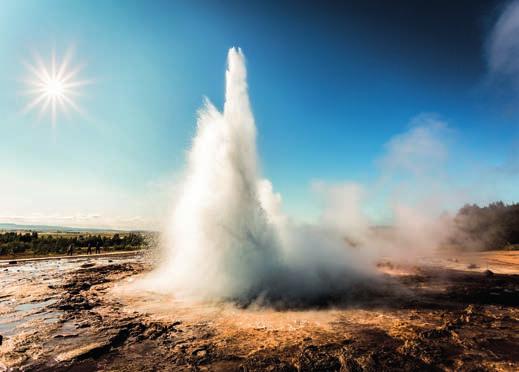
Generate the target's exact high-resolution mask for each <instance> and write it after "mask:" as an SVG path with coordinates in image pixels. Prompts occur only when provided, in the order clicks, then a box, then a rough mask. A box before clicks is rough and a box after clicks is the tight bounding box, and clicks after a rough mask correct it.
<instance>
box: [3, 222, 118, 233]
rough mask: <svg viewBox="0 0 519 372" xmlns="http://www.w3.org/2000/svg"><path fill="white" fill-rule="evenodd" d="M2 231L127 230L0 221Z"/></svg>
mask: <svg viewBox="0 0 519 372" xmlns="http://www.w3.org/2000/svg"><path fill="white" fill-rule="evenodd" d="M0 231H41V232H58V231H60V232H80V231H85V232H86V231H95V232H103V231H126V230H117V229H108V228H94V227H69V226H51V225H20V224H17V223H0Z"/></svg>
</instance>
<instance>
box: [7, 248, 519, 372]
mask: <svg viewBox="0 0 519 372" xmlns="http://www.w3.org/2000/svg"><path fill="white" fill-rule="evenodd" d="M452 262H454V261H452ZM501 263H502V262H501ZM514 265H515V264H512V267H511V268H510V267H508V271H506V270H503V272H506V273H498V272H499V270H494V271H490V270H487V271H484V270H485V269H484V268H483V269H481V270H472V269H471V270H469V269H467V270H461V268H449V267H448V265H443V266H438V265H421V266H419V267H407V266H396V265H394V264H391V263H389V262H384V263H381V264H380V265H379V266H380V270H381V272H384V273H383V274H381V277H380V278H378V279H377V280H376V281H374V282H373V283H363V284H360V283H359V285H358V286H356V287H355V289H353V290H352V293H350V295H349V296H348V298H347V299H346V300H344V299H342V300H340V301H339V300H338V299H334V300H333V301H330V302H329V303H325V304H323V305H322V306H321V307H320V308H318V309H317V308H298V309H287V308H284V309H272V308H258V307H257V306H248V307H247V308H243V307H238V306H235V305H232V304H199V305H193V304H185V303H179V302H176V301H175V300H174V299H172V298H167V297H164V296H156V295H154V296H153V295H151V294H148V293H142V292H139V291H135V290H128V289H127V287H131V285H130V284H131V282H132V281H133V280H134V279H135V278H137V277H138V276H139V275H142V273H144V272H146V271H148V270H150V268H151V266H150V264H149V263H148V261H147V260H146V259H145V258H144V257H143V256H140V255H135V256H133V257H105V258H97V259H89V258H83V259H76V260H60V261H57V260H54V261H51V262H36V263H35V262H26V263H17V264H11V265H9V264H7V263H5V264H3V266H0V270H2V271H1V274H0V275H1V276H0V280H1V283H2V292H1V294H0V335H2V345H1V346H0V370H1V369H2V368H3V369H12V370H27V371H32V370H36V371H38V370H57V371H65V370H71V371H72V370H74V371H75V370H79V371H90V370H99V369H101V370H124V371H147V370H150V371H151V370H174V371H182V370H215V371H233V370H236V371H239V370H241V371H296V370H298V371H382V370H384V371H385V370H409V371H415V370H457V371H458V370H462V371H463V370H466V371H485V370H490V371H494V370H509V371H515V370H518V369H519V332H518V330H519V275H517V274H513V273H511V272H513V269H514ZM504 266H506V265H504ZM508 266H510V265H508ZM472 268H474V267H472ZM5 270H7V271H5ZM515 270H516V272H517V270H519V268H518V267H515Z"/></svg>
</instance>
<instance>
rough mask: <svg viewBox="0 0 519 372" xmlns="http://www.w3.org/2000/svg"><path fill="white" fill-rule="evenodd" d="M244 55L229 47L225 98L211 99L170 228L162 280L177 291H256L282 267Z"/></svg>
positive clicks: (205, 295)
mask: <svg viewBox="0 0 519 372" xmlns="http://www.w3.org/2000/svg"><path fill="white" fill-rule="evenodd" d="M246 75H247V73H246V68H245V59H244V56H243V54H242V52H241V50H240V49H235V48H231V49H230V50H229V53H228V69H227V72H226V89H225V105H224V110H223V112H219V111H218V110H217V109H216V108H215V107H214V106H213V104H212V103H211V102H209V100H207V99H206V101H205V104H204V106H203V107H202V108H201V109H200V111H199V116H198V124H197V131H196V136H195V138H194V139H193V143H192V147H191V150H190V151H189V153H188V160H187V161H188V164H187V169H186V171H185V174H184V177H183V179H182V181H181V184H180V185H179V188H178V189H177V196H176V202H175V205H174V211H173V215H172V219H171V221H170V223H169V226H168V228H167V231H166V242H165V245H166V248H167V257H165V261H164V263H163V264H162V266H161V268H160V269H159V271H158V275H159V276H158V277H157V278H156V279H157V280H155V283H156V285H155V286H154V287H155V288H157V286H158V287H159V288H160V287H162V288H163V289H166V290H168V291H173V293H174V294H175V295H176V296H182V297H188V298H189V297H191V298H197V299H229V298H238V297H242V296H247V295H249V294H253V293H254V292H255V291H257V290H258V289H259V287H261V285H262V283H264V282H265V280H266V279H268V277H269V275H270V274H271V271H272V270H275V268H276V267H277V266H278V261H279V257H278V254H279V247H278V242H277V238H276V233H275V230H274V228H273V227H272V226H271V225H270V224H269V223H268V217H267V216H266V212H265V210H264V209H263V208H262V206H261V203H260V200H259V196H258V179H259V177H258V167H257V162H258V160H257V153H256V127H255V123H254V117H253V115H252V112H251V107H250V102H249V96H248V91H247V81H246Z"/></svg>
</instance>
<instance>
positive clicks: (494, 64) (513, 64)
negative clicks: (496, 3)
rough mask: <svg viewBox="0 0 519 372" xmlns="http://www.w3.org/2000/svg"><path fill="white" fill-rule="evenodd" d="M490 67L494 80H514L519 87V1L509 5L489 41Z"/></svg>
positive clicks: (488, 56) (515, 0)
mask: <svg viewBox="0 0 519 372" xmlns="http://www.w3.org/2000/svg"><path fill="white" fill-rule="evenodd" d="M487 58H488V66H489V70H490V74H491V76H492V77H493V78H494V79H499V80H503V79H508V78H512V79H513V82H514V84H518V87H519V0H514V1H511V2H510V3H508V4H507V5H506V6H505V7H504V9H503V11H502V12H501V14H500V16H499V17H498V19H497V21H496V23H495V25H494V27H493V29H492V32H491V34H490V37H489V40H488V51H487Z"/></svg>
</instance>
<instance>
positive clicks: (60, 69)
mask: <svg viewBox="0 0 519 372" xmlns="http://www.w3.org/2000/svg"><path fill="white" fill-rule="evenodd" d="M71 58H72V52H71V50H70V49H69V51H68V52H67V53H66V54H65V56H64V57H63V59H62V60H61V61H60V62H59V63H58V61H57V58H56V53H55V52H54V51H52V56H51V59H50V64H48V65H46V64H45V63H44V61H43V59H42V58H41V57H40V56H38V55H36V56H35V61H34V62H33V63H25V66H26V68H27V71H28V73H29V74H30V77H29V78H27V79H24V83H25V85H26V86H27V89H26V90H25V93H26V94H28V95H29V96H30V97H31V100H30V101H29V102H28V103H27V105H26V106H25V108H24V110H23V111H24V112H30V111H33V110H38V114H39V117H41V116H42V115H43V114H45V113H47V114H50V117H51V121H52V126H53V127H55V126H56V121H57V116H58V113H59V112H63V113H65V114H67V113H68V112H69V111H71V110H73V111H75V112H77V113H80V114H83V113H84V112H83V110H82V109H81V108H80V107H79V105H78V103H77V102H76V99H77V97H78V96H79V95H80V94H81V89H80V88H81V87H82V86H84V85H87V84H90V83H91V81H90V80H81V79H79V77H78V75H79V73H80V71H81V70H82V67H83V66H82V65H77V66H71V63H70V61H71Z"/></svg>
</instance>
